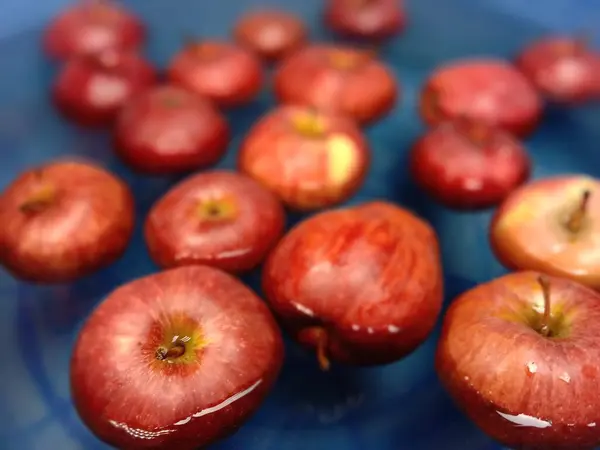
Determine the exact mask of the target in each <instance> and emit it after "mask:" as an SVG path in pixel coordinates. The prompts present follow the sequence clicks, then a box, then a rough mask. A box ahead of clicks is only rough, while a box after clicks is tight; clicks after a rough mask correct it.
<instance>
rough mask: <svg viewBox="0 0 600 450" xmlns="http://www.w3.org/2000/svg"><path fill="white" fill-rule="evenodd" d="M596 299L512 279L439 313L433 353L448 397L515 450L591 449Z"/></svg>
mask: <svg viewBox="0 0 600 450" xmlns="http://www.w3.org/2000/svg"><path fill="white" fill-rule="evenodd" d="M599 360H600V295H599V294H598V293H597V292H594V291H592V290H591V289H588V288H586V287H584V286H582V285H580V284H578V283H575V282H573V281H570V280H567V279H564V278H553V277H549V276H546V275H541V274H539V273H537V272H519V273H513V274H510V275H506V276H503V277H501V278H498V279H496V280H493V281H491V282H488V283H485V284H482V285H480V286H478V287H476V288H475V289H472V290H471V291H468V292H466V293H464V294H463V295H462V296H460V297H459V298H458V299H457V300H455V301H454V302H453V303H452V305H451V306H450V309H449V310H448V312H447V313H446V316H445V318H444V322H443V328H442V335H441V339H440V342H439V346H438V350H437V354H436V369H437V372H438V375H439V377H440V379H441V381H442V383H443V385H444V386H445V387H446V389H447V390H448V391H449V393H450V395H451V396H452V398H453V399H454V400H455V401H456V402H457V403H458V404H459V405H460V406H461V408H462V409H463V410H464V411H465V412H466V414H467V415H468V416H469V417H470V418H471V420H473V422H475V424H477V425H478V426H479V427H480V428H481V429H482V430H483V431H484V432H485V433H487V434H488V435H489V436H491V437H492V438H494V439H496V440H497V441H499V442H500V443H502V444H503V445H506V446H508V447H510V448H514V449H520V450H549V449H552V450H592V449H594V448H596V447H597V446H598V445H600V397H598V396H597V395H595V393H596V392H597V389H598V385H599V384H600V367H599V366H598V361H599Z"/></svg>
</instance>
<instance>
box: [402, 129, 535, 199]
mask: <svg viewBox="0 0 600 450" xmlns="http://www.w3.org/2000/svg"><path fill="white" fill-rule="evenodd" d="M410 166H411V173H412V176H413V178H414V180H415V181H416V183H417V184H418V185H419V186H420V187H421V188H422V189H423V190H424V191H425V192H427V193H428V194H429V195H431V196H432V197H433V198H435V199H436V200H437V201H439V202H440V203H442V204H444V205H446V206H448V207H450V208H456V209H478V208H487V207H490V206H493V205H496V204H498V203H500V202H501V201H502V200H503V199H504V198H505V197H506V196H507V195H508V194H510V192H512V191H513V190H514V189H516V188H517V187H518V186H519V185H521V184H523V183H524V182H525V181H526V180H527V179H528V178H529V173H530V168H531V162H530V159H529V155H528V154H527V151H526V150H525V148H524V147H523V145H522V144H521V142H519V141H518V140H516V139H515V138H514V137H512V136H511V135H510V134H508V133H506V132H505V131H502V130H500V129H498V128H495V127H492V126H489V125H487V124H485V123H478V122H477V121H472V120H469V119H464V120H462V119H461V120H457V121H455V122H446V123H443V124H441V125H438V126H437V127H435V128H433V129H430V130H429V131H427V132H426V133H425V134H424V135H423V136H422V137H421V138H419V139H418V140H417V142H416V143H415V145H414V146H413V148H412V150H411V155H410Z"/></svg>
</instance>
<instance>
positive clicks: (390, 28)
mask: <svg viewBox="0 0 600 450" xmlns="http://www.w3.org/2000/svg"><path fill="white" fill-rule="evenodd" d="M325 23H326V25H327V26H329V27H330V28H331V29H332V30H334V31H335V32H336V33H338V34H340V35H343V36H349V37H356V38H361V39H376V40H380V39H386V38H389V37H391V36H394V35H396V34H398V33H400V32H401V31H402V30H403V28H404V26H405V24H406V14H405V12H404V4H403V1H402V0H328V2H327V5H326V8H325Z"/></svg>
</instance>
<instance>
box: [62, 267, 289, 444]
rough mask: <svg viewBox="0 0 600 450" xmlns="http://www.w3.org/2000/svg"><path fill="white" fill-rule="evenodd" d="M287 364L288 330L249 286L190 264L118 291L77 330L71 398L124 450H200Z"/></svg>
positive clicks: (231, 425) (255, 402) (243, 413)
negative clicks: (284, 331) (280, 326)
mask: <svg viewBox="0 0 600 450" xmlns="http://www.w3.org/2000/svg"><path fill="white" fill-rule="evenodd" d="M282 359H283V343H282V339H281V333H280V331H279V329H278V327H277V324H276V323H275V321H274V319H273V316H272V315H271V313H270V312H269V310H268V308H267V307H266V306H265V304H264V302H262V301H261V300H260V299H259V298H258V297H257V296H256V295H255V294H254V293H253V292H252V291H251V290H250V289H248V288H246V287H245V286H244V285H243V284H242V283H241V282H239V281H237V280H236V279H234V278H233V277H231V276H230V275H227V274H226V273H224V272H221V271H220V270H217V269H213V268H210V267H206V266H187V267H180V268H176V269H171V270H167V271H165V272H161V273H158V274H155V275H150V276H147V277H144V278H140V279H138V280H135V281H132V282H130V283H128V284H126V285H124V286H121V287H119V288H118V289H116V290H115V291H114V292H113V293H112V294H110V295H109V296H108V298H107V299H106V300H104V301H103V302H102V303H101V304H100V305H99V306H98V308H97V309H96V310H95V311H94V312H93V313H92V315H91V316H90V317H89V319H88V320H87V322H86V323H85V325H84V327H83V329H82V330H81V332H80V333H79V336H78V338H77V342H76V344H75V348H74V350H73V357H72V360H71V391H72V396H73V401H74V404H75V407H76V409H77V411H78V413H79V415H80V416H81V418H82V420H83V421H84V423H85V424H86V425H87V426H88V427H89V428H90V429H91V430H92V431H93V432H94V433H95V434H96V436H98V437H99V438H100V439H102V440H103V441H104V442H106V443H108V444H110V445H112V446H114V447H118V448H122V449H153V450H173V449H177V450H195V449H197V448H205V447H206V446H207V445H209V444H211V443H212V442H214V441H215V440H218V439H220V438H223V437H225V436H227V435H228V434H231V433H232V432H234V431H235V430H236V429H237V428H238V427H239V426H240V425H242V424H243V423H244V421H245V420H246V419H248V418H249V417H250V415H251V414H252V413H253V412H254V411H255V410H256V409H257V408H258V407H259V406H260V404H261V402H262V400H263V399H264V397H265V396H266V395H267V393H268V392H269V390H270V388H271V386H272V385H273V383H274V381H275V379H276V378H277V375H278V373H279V369H280V367H281V364H282Z"/></svg>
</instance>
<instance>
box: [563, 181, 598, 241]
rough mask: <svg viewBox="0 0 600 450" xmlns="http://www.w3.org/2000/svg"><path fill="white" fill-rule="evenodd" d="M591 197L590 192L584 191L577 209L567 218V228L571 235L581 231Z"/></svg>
mask: <svg viewBox="0 0 600 450" xmlns="http://www.w3.org/2000/svg"><path fill="white" fill-rule="evenodd" d="M591 195H592V192H591V191H584V192H583V194H582V196H581V202H580V203H579V207H578V208H577V209H576V210H575V211H574V212H573V214H571V217H569V220H568V221H567V228H568V229H569V231H570V232H571V233H579V231H581V227H582V226H583V221H584V219H585V215H586V213H587V209H588V204H589V202H590V197H591Z"/></svg>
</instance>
